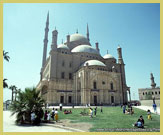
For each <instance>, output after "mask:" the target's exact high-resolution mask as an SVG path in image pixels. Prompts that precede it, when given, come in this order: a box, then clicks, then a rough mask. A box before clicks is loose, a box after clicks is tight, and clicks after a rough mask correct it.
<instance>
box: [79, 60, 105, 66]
mask: <svg viewBox="0 0 163 135" xmlns="http://www.w3.org/2000/svg"><path fill="white" fill-rule="evenodd" d="M87 64H88V66H106V65H105V64H104V63H103V62H101V61H99V60H88V61H86V62H84V63H83V64H82V66H86V65H87Z"/></svg>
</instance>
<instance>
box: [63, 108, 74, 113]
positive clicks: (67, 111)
mask: <svg viewBox="0 0 163 135" xmlns="http://www.w3.org/2000/svg"><path fill="white" fill-rule="evenodd" d="M64 114H72V111H71V110H70V111H69V110H66V109H65V110H64Z"/></svg>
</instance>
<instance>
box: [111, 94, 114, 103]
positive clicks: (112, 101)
mask: <svg viewBox="0 0 163 135" xmlns="http://www.w3.org/2000/svg"><path fill="white" fill-rule="evenodd" d="M111 103H112V104H113V103H114V96H111Z"/></svg>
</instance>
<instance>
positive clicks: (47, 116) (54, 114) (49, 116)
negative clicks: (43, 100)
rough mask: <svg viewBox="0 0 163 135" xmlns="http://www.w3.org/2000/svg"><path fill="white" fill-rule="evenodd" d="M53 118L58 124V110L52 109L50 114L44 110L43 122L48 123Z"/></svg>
mask: <svg viewBox="0 0 163 135" xmlns="http://www.w3.org/2000/svg"><path fill="white" fill-rule="evenodd" d="M54 118H55V121H56V122H58V109H54V108H53V109H52V111H51V113H50V111H47V110H45V113H44V121H45V122H50V120H51V119H52V120H53V121H54Z"/></svg>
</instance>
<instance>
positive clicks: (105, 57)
mask: <svg viewBox="0 0 163 135" xmlns="http://www.w3.org/2000/svg"><path fill="white" fill-rule="evenodd" d="M103 58H104V59H115V58H114V57H113V56H112V55H111V54H106V55H105V56H104V57H103Z"/></svg>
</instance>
